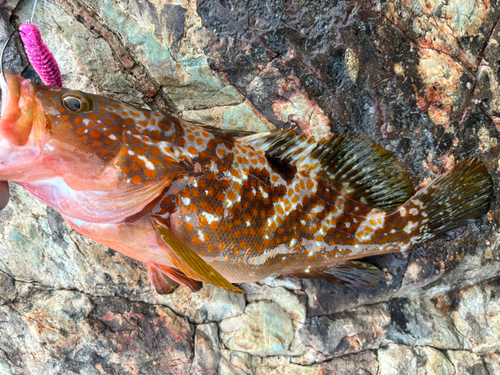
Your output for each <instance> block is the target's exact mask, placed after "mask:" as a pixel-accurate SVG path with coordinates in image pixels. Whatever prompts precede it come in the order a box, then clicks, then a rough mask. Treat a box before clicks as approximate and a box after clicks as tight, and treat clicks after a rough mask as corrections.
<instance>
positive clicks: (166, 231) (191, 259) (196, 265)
mask: <svg viewBox="0 0 500 375" xmlns="http://www.w3.org/2000/svg"><path fill="white" fill-rule="evenodd" d="M151 221H152V222H153V225H154V226H155V228H156V231H157V232H158V234H159V235H160V237H161V238H162V240H163V241H164V242H165V243H166V244H167V246H168V248H169V250H170V252H166V255H167V256H168V257H169V259H170V261H171V262H172V264H173V265H174V266H175V267H177V268H178V269H179V270H181V271H182V272H183V273H184V274H185V275H186V276H187V277H189V278H192V279H195V280H199V281H203V282H207V283H210V284H213V285H215V286H217V287H219V288H222V289H225V290H228V291H230V292H233V293H245V292H244V291H243V290H241V289H240V288H238V287H236V286H234V285H233V284H231V283H230V282H229V281H228V280H227V279H226V278H225V277H224V276H222V275H221V274H220V273H219V272H217V271H216V270H215V269H214V268H213V267H212V266H210V265H209V264H208V263H207V262H205V261H204V260H203V259H202V258H201V257H200V256H199V255H198V254H196V253H195V252H194V251H193V250H191V249H190V248H189V246H187V245H186V244H184V243H183V242H182V241H180V240H179V239H178V238H177V237H175V235H174V234H173V233H172V231H171V230H170V228H168V226H167V225H165V224H164V223H163V222H162V221H161V220H159V219H158V218H156V217H155V216H154V215H153V216H151Z"/></svg>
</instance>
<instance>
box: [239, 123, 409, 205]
mask: <svg viewBox="0 0 500 375" xmlns="http://www.w3.org/2000/svg"><path fill="white" fill-rule="evenodd" d="M240 141H241V142H244V143H246V144H249V145H251V146H253V147H254V148H256V149H259V150H262V151H264V152H265V153H266V155H268V156H270V157H272V158H273V159H274V160H279V161H280V162H282V163H289V164H292V165H295V166H296V167H297V168H298V169H306V170H309V171H310V172H312V173H313V174H315V175H316V176H318V177H321V178H324V179H325V180H329V181H331V183H332V185H333V186H334V187H335V188H336V189H337V190H338V191H340V192H342V193H343V194H344V195H346V196H347V197H349V198H351V199H353V200H356V201H359V202H362V203H364V204H366V205H368V206H371V207H376V208H378V209H381V210H384V211H388V210H391V209H393V208H395V207H397V206H399V205H401V204H403V203H404V202H406V201H407V200H408V199H409V198H410V197H411V196H412V195H413V185H412V183H411V180H410V176H409V175H408V173H407V172H406V171H404V170H403V168H402V167H401V165H400V164H399V163H398V161H397V160H396V159H395V158H394V157H393V156H392V155H391V154H390V153H389V152H388V151H386V150H385V149H384V148H383V147H382V146H380V145H377V144H374V143H372V142H371V141H369V140H366V139H363V138H360V137H356V136H354V135H351V134H338V133H336V134H334V135H332V137H331V138H330V139H328V140H321V141H319V142H315V141H314V140H313V139H312V138H306V137H305V136H304V135H302V134H301V135H296V134H295V130H280V131H276V132H270V133H261V134H254V135H250V136H247V137H244V138H241V139H240Z"/></svg>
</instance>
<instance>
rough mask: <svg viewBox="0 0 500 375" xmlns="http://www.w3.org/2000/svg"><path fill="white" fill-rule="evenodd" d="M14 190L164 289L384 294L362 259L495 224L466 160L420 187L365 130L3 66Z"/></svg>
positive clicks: (476, 168) (474, 168) (4, 131)
mask: <svg viewBox="0 0 500 375" xmlns="http://www.w3.org/2000/svg"><path fill="white" fill-rule="evenodd" d="M5 78H6V80H5V82H3V83H2V115H1V118H0V180H3V181H10V182H12V183H15V184H18V185H20V186H22V187H23V188H25V189H26V190H27V191H28V192H29V193H30V194H31V195H33V196H34V197H36V198H37V199H39V200H40V201H41V202H43V203H45V204H47V205H49V206H51V207H53V208H54V209H56V210H57V211H59V212H60V213H61V215H62V217H63V218H64V220H65V221H66V222H67V223H68V224H69V225H70V226H71V227H72V228H74V229H75V230H76V231H78V232H80V233H81V234H83V235H84V236H87V237H88V238H91V239H93V240H95V241H97V242H98V243H101V244H103V245H104V246H108V247H110V248H113V249H115V250H117V251H119V252H121V253H122V254H124V255H126V256H128V257H130V258H133V259H136V260H138V261H140V262H143V263H145V264H146V265H147V266H148V273H149V276H150V280H151V283H152V285H153V286H154V288H155V289H156V291H157V292H158V293H160V294H168V293H171V292H172V291H174V290H175V289H176V288H177V287H178V286H179V285H184V286H187V287H189V288H190V289H191V290H193V291H197V290H199V289H200V288H201V287H202V286H203V283H209V284H212V285H215V286H217V287H219V288H223V289H225V290H228V291H231V292H234V293H243V292H244V291H243V290H242V289H241V288H239V287H238V286H237V285H234V284H239V283H246V282H254V281H259V280H262V279H264V278H267V277H269V276H272V275H277V274H278V275H285V276H292V277H299V278H309V279H324V280H328V281H330V282H333V283H336V284H340V285H343V286H346V287H349V288H372V287H376V286H378V285H381V283H383V281H384V280H385V278H384V274H383V272H382V271H381V270H380V269H378V268H377V267H375V266H374V265H372V264H369V263H367V262H364V261H363V260H362V259H361V258H364V257H367V256H373V255H380V254H388V253H396V252H405V251H408V250H410V249H412V248H413V247H415V246H417V245H419V244H422V243H424V242H426V241H428V240H430V239H432V238H434V237H435V236H437V235H439V234H441V233H444V232H446V231H449V230H451V229H454V228H457V227H460V226H462V225H465V224H467V222H468V221H469V220H471V219H477V218H479V217H481V216H482V215H484V214H485V213H486V212H487V211H488V209H489V206H490V202H491V201H492V198H493V182H492V179H491V177H490V175H489V173H488V171H487V169H486V167H485V166H484V164H483V163H482V162H481V161H480V160H479V159H478V158H474V157H472V158H466V159H464V160H463V161H461V162H460V163H458V164H457V165H455V166H454V168H452V169H451V170H450V171H448V172H446V173H444V174H442V175H441V176H439V177H438V178H436V179H435V180H433V181H432V182H431V183H429V184H428V185H427V186H425V187H424V188H422V189H420V190H419V191H417V192H414V189H413V184H412V182H411V178H410V175H409V174H408V173H407V172H406V171H405V170H404V168H403V167H402V166H401V164H400V163H399V162H398V161H397V160H396V158H395V157H394V156H393V155H392V154H390V153H389V152H388V151H387V150H385V149H384V148H383V147H382V146H380V145H378V144H376V143H374V142H372V141H370V140H367V139H364V138H361V137H359V136H356V135H352V134H333V135H332V136H331V137H330V138H329V139H322V140H319V141H315V140H313V139H311V138H306V137H305V136H304V135H297V134H296V131H295V130H293V129H289V130H276V131H270V132H264V133H253V132H247V131H239V130H223V129H219V128H216V127H213V126H209V125H205V124H200V123H196V122H192V121H187V120H184V119H180V118H177V117H175V116H171V115H168V114H163V113H159V112H155V111H152V110H149V109H144V108H140V107H136V106H133V105H130V104H127V103H124V102H121V101H118V100H113V99H110V98H106V97H102V96H98V95H93V94H89V93H84V92H81V91H77V90H71V89H67V88H58V87H50V86H44V85H42V84H38V83H34V82H31V81H30V80H28V79H24V78H22V77H20V76H16V75H14V74H12V73H10V72H9V71H7V70H6V71H5Z"/></svg>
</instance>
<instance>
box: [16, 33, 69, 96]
mask: <svg viewBox="0 0 500 375" xmlns="http://www.w3.org/2000/svg"><path fill="white" fill-rule="evenodd" d="M19 34H20V35H21V39H22V41H23V43H24V48H25V49H26V54H27V55H28V59H29V60H30V63H31V65H33V68H35V70H36V72H37V73H38V75H39V76H40V78H41V79H42V81H43V83H45V84H46V85H47V86H55V87H62V77H61V72H60V70H59V66H58V65H57V62H56V59H55V58H54V56H53V55H52V53H51V52H50V51H49V48H48V47H47V46H46V45H45V43H43V41H42V36H41V35H40V31H39V30H38V27H36V26H35V25H33V24H32V23H23V24H22V25H21V26H19Z"/></svg>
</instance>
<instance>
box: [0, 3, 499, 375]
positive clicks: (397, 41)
mask: <svg viewBox="0 0 500 375" xmlns="http://www.w3.org/2000/svg"><path fill="white" fill-rule="evenodd" d="M1 4H2V7H1V9H0V18H1V19H0V37H1V39H2V40H5V38H6V35H8V34H9V33H10V32H11V31H12V30H13V29H14V28H15V27H17V26H18V25H19V24H20V23H22V22H25V21H26V20H27V19H29V18H30V15H31V10H32V6H33V1H23V2H19V1H16V0H10V1H9V0H6V1H3V2H1ZM499 19H500V8H499V5H498V3H497V1H492V0H491V1H488V0H460V1H458V0H448V1H444V0H430V1H423V0H401V1H393V0H387V1H383V2H378V1H361V0H358V1H354V0H351V1H347V0H338V1H337V0H335V1H332V0H324V1H322V0H319V1H313V0H289V1H282V0H252V1H248V0H247V1H245V0H166V1H154V0H143V1H125V0H116V1H115V0H78V1H77V0H51V1H50V2H49V1H47V0H39V1H38V6H37V9H36V12H35V15H34V18H33V22H34V23H35V24H36V25H37V26H39V28H40V30H41V32H42V35H43V37H44V41H45V43H46V44H47V45H48V46H49V47H50V49H51V50H52V52H53V53H54V56H55V57H56V59H57V60H58V61H59V63H60V66H61V72H62V74H63V79H64V83H65V86H67V87H72V88H75V89H80V90H84V91H90V92H94V93H98V94H102V95H106V96H111V97H113V98H118V99H122V100H124V101H127V102H130V103H134V104H138V105H142V106H148V107H150V108H154V109H157V110H161V111H171V112H174V113H176V114H178V115H179V116H183V117H184V118H186V119H191V120H196V121H200V122H205V123H208V124H211V125H215V126H219V127H222V128H238V129H248V130H254V131H265V130H267V129H273V128H275V127H277V128H289V127H294V128H296V129H297V131H298V132H304V133H306V134H308V135H311V136H315V137H318V138H320V137H323V136H327V135H328V134H330V133H331V132H333V131H341V132H345V131H348V132H353V133H356V134H359V135H362V136H365V137H368V138H370V139H372V140H374V141H376V142H378V143H380V144H382V145H383V146H384V147H385V148H386V149H388V150H389V151H391V152H392V153H393V154H394V155H395V156H396V158H397V159H398V160H399V161H400V162H401V163H402V164H403V166H404V168H406V169H407V170H409V171H410V173H411V174H412V176H413V179H414V183H415V185H416V186H417V187H421V186H424V185H425V184H426V183H428V182H429V181H430V180H431V179H432V178H434V177H436V176H437V175H439V174H440V173H442V172H443V171H446V170H448V169H449V168H451V167H452V166H453V165H454V164H455V163H456V162H458V161H460V160H462V159H463V158H465V157H468V156H471V155H477V156H479V157H480V158H481V159H482V160H483V161H484V162H485V164H486V165H487V167H488V169H489V171H490V173H491V175H492V177H493V179H494V182H495V189H496V191H497V192H498V187H499V186H500V178H499V177H500V173H499V171H500V162H499V157H500V146H498V145H497V139H498V137H500V99H499V98H500V82H499V81H500V45H499V42H500V22H499ZM5 63H6V65H7V66H8V67H9V68H10V69H11V70H13V71H15V72H16V73H18V74H20V73H22V74H23V75H24V76H26V77H31V78H33V79H36V74H35V73H34V71H33V70H32V69H31V68H30V67H29V66H28V65H27V60H26V57H25V55H24V54H23V52H22V46H21V45H20V42H19V39H18V38H17V37H15V38H14V41H13V42H12V44H11V46H10V47H9V49H8V52H7V55H6V58H5ZM11 191H12V200H11V203H10V204H9V206H8V207H7V208H6V209H5V210H3V211H1V212H0V222H1V227H0V374H35V375H36V374H265V375H271V374H279V375H284V374H308V375H309V374H318V375H319V374H346V375H347V374H365V375H366V374H371V375H375V374H377V375H385V374H398V375H400V374H476V375H477V374H481V375H482V374H485V375H486V374H500V344H499V343H500V283H499V280H500V240H499V238H500V237H499V235H498V232H499V230H500V228H499V222H498V221H499V215H500V206H499V204H498V202H497V201H495V202H494V203H493V205H492V207H491V210H490V212H489V213H488V215H486V216H485V217H483V218H481V219H479V220H476V221H474V222H473V223H470V224H469V225H467V226H465V227H463V228H459V229H457V230H454V231H452V232H449V233H447V234H445V235H443V236H441V237H439V238H438V239H436V240H434V241H431V242H429V243H426V244H424V245H423V246H420V247H418V248H416V249H414V250H412V251H411V252H409V253H408V254H396V255H386V256H383V257H372V258H370V259H369V261H370V262H372V263H374V264H376V265H377V266H379V267H380V268H382V269H383V270H384V272H385V275H386V279H387V283H386V284H385V285H383V286H381V287H380V288H379V289H376V290H360V291H352V290H347V289H342V288H340V287H337V286H334V285H332V284H329V283H327V282H323V281H312V280H303V281H300V280H297V279H291V278H283V277H275V278H270V279H267V280H264V281H262V282H260V283H255V284H247V285H242V288H244V289H245V291H246V295H245V296H241V295H233V294H230V293H227V292H225V291H223V290H220V289H217V288H213V287H208V286H205V287H204V288H203V289H202V290H201V291H200V292H198V293H191V292H190V291H189V290H188V289H186V288H183V287H181V288H179V289H178V290H177V291H176V292H175V293H173V294H172V295H169V296H165V297H160V296H158V295H156V294H155V292H154V291H153V290H152V288H151V286H150V285H149V280H148V277H147V272H146V270H145V268H144V266H143V265H142V264H139V263H137V262H135V261H133V260H130V259H128V258H125V257H123V256H121V255H120V254H119V253H116V252H115V251H113V250H111V249H107V248H104V247H103V246H100V245H97V244H95V243H93V242H92V241H90V240H88V239H86V238H83V237H82V236H80V235H78V234H77V233H76V232H74V231H73V230H71V229H70V228H69V227H68V226H66V225H65V224H64V222H63V221H62V219H61V217H60V215H59V214H58V213H57V212H55V211H54V210H52V209H49V208H47V207H45V206H43V205H42V204H40V203H38V202H37V201H35V200H34V199H32V198H31V197H30V196H29V195H28V194H27V193H26V192H24V191H23V190H22V189H21V188H19V187H15V186H11Z"/></svg>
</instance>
